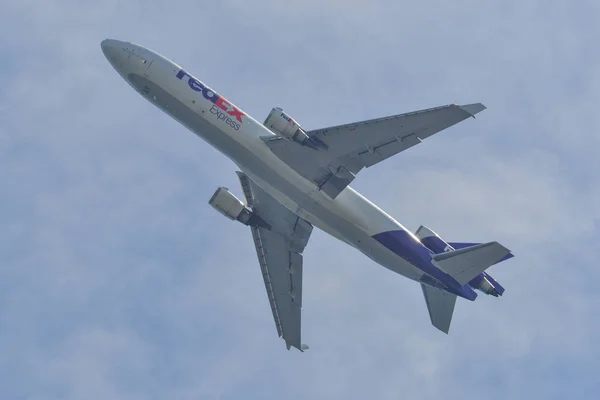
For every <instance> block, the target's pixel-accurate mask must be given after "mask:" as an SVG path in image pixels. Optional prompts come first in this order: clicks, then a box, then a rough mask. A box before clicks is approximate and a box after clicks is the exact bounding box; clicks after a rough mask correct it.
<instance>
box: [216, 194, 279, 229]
mask: <svg viewBox="0 0 600 400" xmlns="http://www.w3.org/2000/svg"><path fill="white" fill-rule="evenodd" d="M208 204H210V205H211V206H212V207H213V208H214V209H215V210H217V211H218V212H219V213H221V214H223V215H224V216H226V217H227V218H229V219H230V220H232V221H239V222H241V223H242V224H244V225H250V226H260V227H263V228H267V229H270V228H271V227H270V226H269V224H267V223H266V222H265V221H264V220H263V219H262V218H260V217H259V216H258V215H256V214H255V213H254V212H253V211H252V210H249V209H248V208H247V207H246V205H245V204H244V203H243V202H242V201H241V200H240V199H238V198H237V197H235V195H234V194H233V193H231V192H230V191H229V189H227V188H226V187H222V186H221V187H219V188H218V189H217V190H216V191H215V193H214V194H213V195H212V197H211V198H210V200H209V201H208Z"/></svg>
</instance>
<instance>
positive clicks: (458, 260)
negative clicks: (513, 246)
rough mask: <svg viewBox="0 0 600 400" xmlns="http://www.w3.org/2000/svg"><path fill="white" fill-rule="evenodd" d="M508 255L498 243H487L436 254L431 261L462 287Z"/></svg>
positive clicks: (507, 250)
mask: <svg viewBox="0 0 600 400" xmlns="http://www.w3.org/2000/svg"><path fill="white" fill-rule="evenodd" d="M508 254H510V250H509V249H507V248H506V247H504V246H502V245H501V244H500V243H498V242H489V243H483V244H478V245H475V246H471V247H465V248H463V249H459V250H453V251H447V252H445V253H440V254H436V255H435V256H433V261H435V263H436V264H437V266H438V267H439V268H440V269H442V271H444V272H446V273H447V274H449V275H450V276H452V277H453V278H454V279H455V280H456V281H457V282H458V283H460V284H461V285H464V284H466V283H468V282H469V281H470V280H471V279H473V278H475V277H476V276H477V275H479V274H480V273H481V272H483V271H485V270H486V269H488V268H489V267H490V266H492V265H494V264H496V263H497V262H498V261H500V260H501V259H502V258H504V257H506V256H507V255H508Z"/></svg>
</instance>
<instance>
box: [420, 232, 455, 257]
mask: <svg viewBox="0 0 600 400" xmlns="http://www.w3.org/2000/svg"><path fill="white" fill-rule="evenodd" d="M421 243H423V244H424V245H425V247H427V248H428V249H429V250H431V251H433V252H434V253H435V254H440V253H443V252H444V251H446V246H447V245H448V244H447V243H446V242H444V241H443V240H442V239H440V238H439V237H437V236H428V237H425V238H423V239H421ZM450 250H453V249H450Z"/></svg>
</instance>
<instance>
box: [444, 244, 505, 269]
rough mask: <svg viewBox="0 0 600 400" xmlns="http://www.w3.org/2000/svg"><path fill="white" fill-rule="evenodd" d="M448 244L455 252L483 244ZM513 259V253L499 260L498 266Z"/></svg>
mask: <svg viewBox="0 0 600 400" xmlns="http://www.w3.org/2000/svg"><path fill="white" fill-rule="evenodd" d="M448 244H449V245H450V246H452V247H454V249H455V250H459V249H464V248H465V247H472V246H477V245H478V244H481V243H462V242H450V243H448ZM513 257H514V254H513V253H508V254H507V255H506V256H504V257H502V258H501V259H500V260H498V262H496V264H498V263H499V262H502V261H506V260H508V259H509V258H513Z"/></svg>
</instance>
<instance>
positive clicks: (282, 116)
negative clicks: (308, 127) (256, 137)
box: [263, 107, 310, 145]
mask: <svg viewBox="0 0 600 400" xmlns="http://www.w3.org/2000/svg"><path fill="white" fill-rule="evenodd" d="M263 125H264V126H266V127H267V128H269V129H270V130H272V131H273V132H274V133H276V134H277V135H279V136H281V137H284V138H286V139H289V140H293V141H295V142H298V143H301V144H305V145H306V144H308V143H310V138H309V137H308V135H307V134H306V132H305V131H304V129H302V127H301V126H300V125H299V124H298V123H297V122H296V121H295V120H294V119H293V118H292V117H290V116H289V115H287V114H286V113H284V112H283V110H282V109H281V108H279V107H275V108H274V109H272V110H271V112H270V113H269V115H268V116H267V119H265V122H264V124H263Z"/></svg>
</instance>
